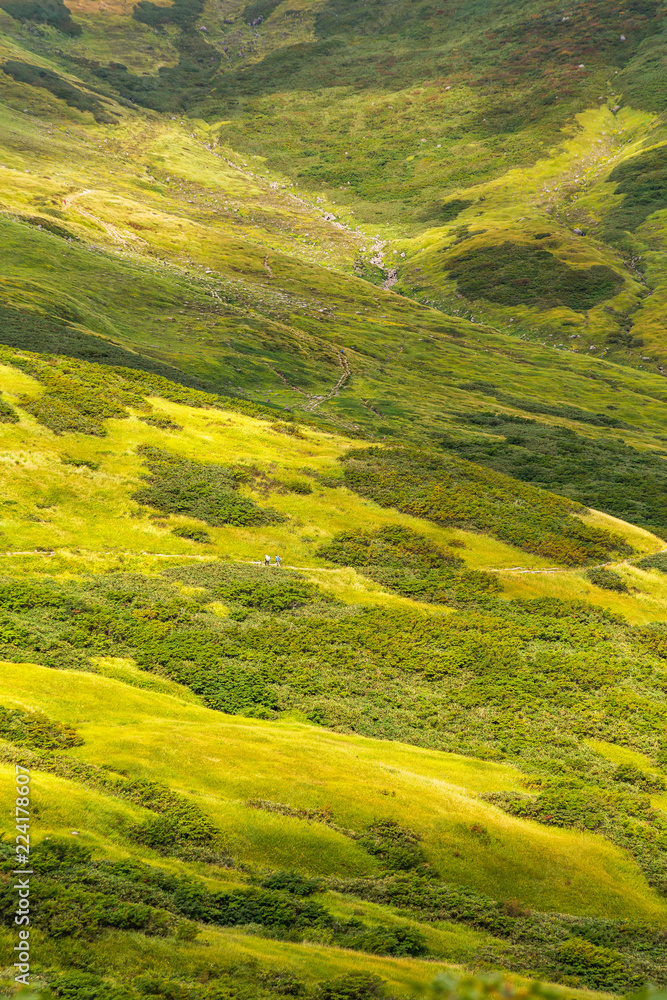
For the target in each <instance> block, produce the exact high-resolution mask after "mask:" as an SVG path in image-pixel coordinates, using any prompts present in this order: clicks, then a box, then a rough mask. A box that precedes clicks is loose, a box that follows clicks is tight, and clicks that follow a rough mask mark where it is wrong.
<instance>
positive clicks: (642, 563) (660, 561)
mask: <svg viewBox="0 0 667 1000" xmlns="http://www.w3.org/2000/svg"><path fill="white" fill-rule="evenodd" d="M636 565H637V566H639V568H640V569H657V570H660V572H661V573H667V552H656V553H655V555H652V556H644V558H643V559H640V560H639V562H638V563H637V564H636Z"/></svg>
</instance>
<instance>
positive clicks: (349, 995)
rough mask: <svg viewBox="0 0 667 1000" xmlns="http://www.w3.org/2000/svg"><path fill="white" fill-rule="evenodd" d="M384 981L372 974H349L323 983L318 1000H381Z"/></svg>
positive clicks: (318, 993)
mask: <svg viewBox="0 0 667 1000" xmlns="http://www.w3.org/2000/svg"><path fill="white" fill-rule="evenodd" d="M383 987H384V980H382V979H380V977H379V976H376V975H374V974H373V973H372V972H348V973H346V974H345V975H344V976H339V978H338V979H330V980H329V981H328V982H325V983H321V985H320V987H319V990H318V992H317V997H318V1000H379V998H381V997H382V996H383V995H384V989H383Z"/></svg>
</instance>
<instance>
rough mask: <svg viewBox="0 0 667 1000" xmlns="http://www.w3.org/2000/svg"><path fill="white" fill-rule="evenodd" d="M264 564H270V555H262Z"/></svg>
mask: <svg viewBox="0 0 667 1000" xmlns="http://www.w3.org/2000/svg"><path fill="white" fill-rule="evenodd" d="M264 565H265V566H270V565H271V556H264Z"/></svg>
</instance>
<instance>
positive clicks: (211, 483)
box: [133, 445, 284, 527]
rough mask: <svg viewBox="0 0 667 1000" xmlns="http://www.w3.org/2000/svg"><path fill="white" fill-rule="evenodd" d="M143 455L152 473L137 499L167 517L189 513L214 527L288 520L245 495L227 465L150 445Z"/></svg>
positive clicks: (147, 477)
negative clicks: (204, 460)
mask: <svg viewBox="0 0 667 1000" xmlns="http://www.w3.org/2000/svg"><path fill="white" fill-rule="evenodd" d="M139 454H140V455H141V456H142V457H143V459H144V461H145V463H146V465H147V466H148V469H149V473H148V475H145V476H144V477H143V478H144V481H145V485H144V486H142V487H141V488H140V489H139V490H137V491H136V492H135V493H134V494H133V499H134V500H137V501H138V502H139V503H143V504H146V505H147V506H149V507H154V508H156V509H157V510H160V511H162V513H163V514H188V515H189V516H190V517H196V518H198V520H200V521H204V522H205V523H206V524H210V525H212V526H214V527H217V526H220V525H223V524H234V525H249V524H276V523H277V522H279V521H282V520H284V517H283V516H282V515H281V514H278V513H277V512H275V511H271V510H264V509H262V508H260V507H258V506H257V504H256V503H255V502H254V501H253V500H250V499H249V498H247V497H244V496H242V495H241V494H240V493H239V483H238V480H237V478H235V476H234V473H233V472H232V471H231V470H230V469H227V468H225V466H223V465H214V464H205V463H203V462H191V461H188V460H187V459H181V458H178V457H176V456H175V455H171V454H170V453H169V452H166V451H162V450H161V449H159V448H152V447H150V446H149V445H141V446H140V447H139Z"/></svg>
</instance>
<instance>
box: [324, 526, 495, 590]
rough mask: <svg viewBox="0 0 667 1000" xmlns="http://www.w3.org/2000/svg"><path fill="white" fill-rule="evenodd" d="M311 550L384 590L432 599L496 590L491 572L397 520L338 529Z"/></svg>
mask: <svg viewBox="0 0 667 1000" xmlns="http://www.w3.org/2000/svg"><path fill="white" fill-rule="evenodd" d="M316 554H317V555H318V556H321V557H322V558H324V559H328V560H330V562H334V563H338V564H340V565H343V566H354V567H356V568H358V569H360V570H361V571H362V572H363V573H364V575H365V576H369V577H370V578H371V579H372V580H376V581H377V582H378V583H380V584H382V586H383V587H385V588H386V589H387V590H393V591H394V592H396V593H398V594H403V595H404V596H405V597H413V598H415V599H416V600H418V601H427V602H431V603H433V604H463V603H465V602H467V601H483V600H484V599H485V597H486V595H488V594H494V593H498V592H499V591H500V590H501V585H500V581H499V580H498V578H497V577H495V576H493V575H491V574H490V573H484V572H482V571H475V570H467V569H465V568H464V567H465V563H464V562H463V560H462V559H459V558H457V557H456V556H454V555H453V554H452V553H451V552H445V551H444V550H443V549H440V548H439V547H438V546H437V545H434V544H433V543H432V542H430V541H429V540H428V539H427V538H425V537H424V536H423V535H419V534H418V533H417V532H416V531H412V530H411V529H410V528H404V527H401V526H399V525H389V526H387V527H384V528H380V529H378V530H377V531H374V532H373V531H371V532H365V531H355V532H341V533H340V534H337V535H334V537H333V538H332V539H331V540H330V541H329V542H327V543H326V544H325V545H322V546H320V548H319V549H318V550H317V553H316Z"/></svg>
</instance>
